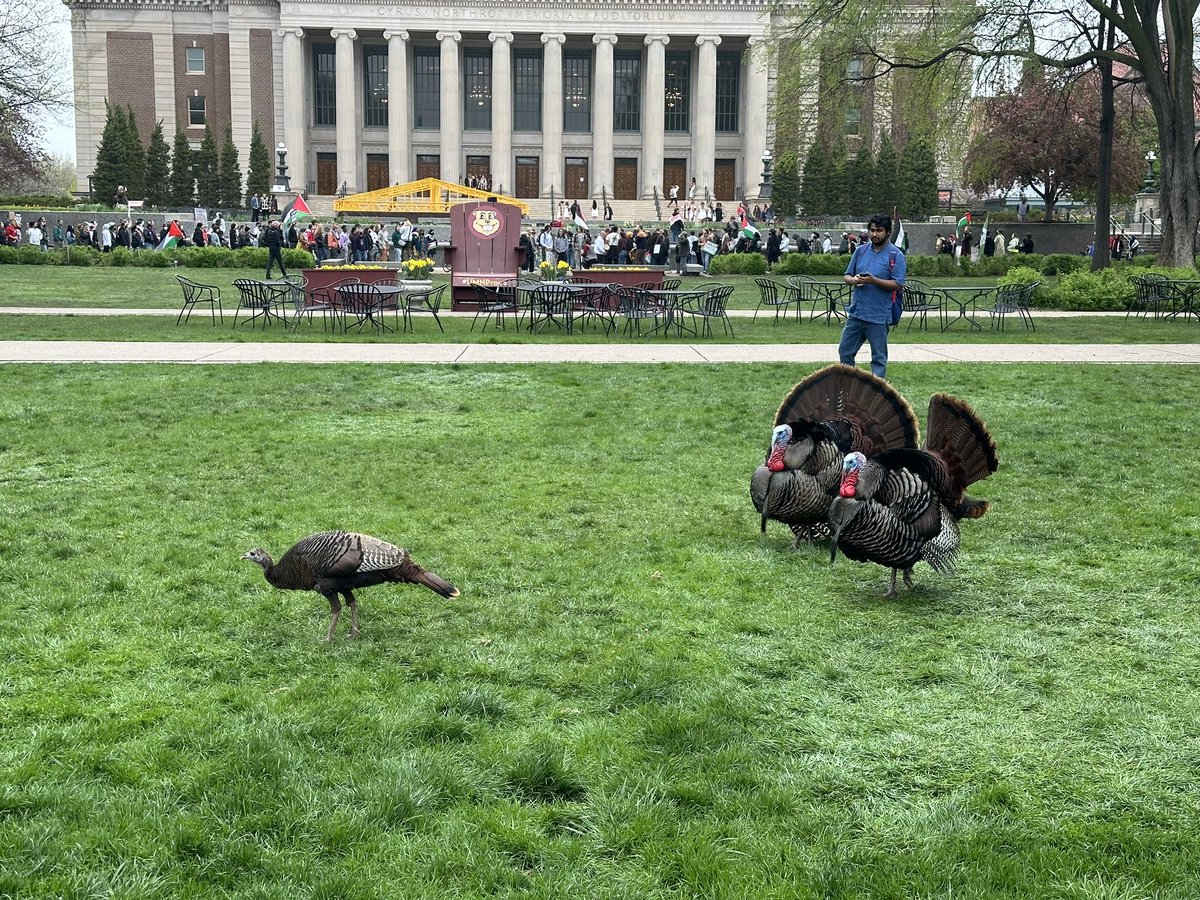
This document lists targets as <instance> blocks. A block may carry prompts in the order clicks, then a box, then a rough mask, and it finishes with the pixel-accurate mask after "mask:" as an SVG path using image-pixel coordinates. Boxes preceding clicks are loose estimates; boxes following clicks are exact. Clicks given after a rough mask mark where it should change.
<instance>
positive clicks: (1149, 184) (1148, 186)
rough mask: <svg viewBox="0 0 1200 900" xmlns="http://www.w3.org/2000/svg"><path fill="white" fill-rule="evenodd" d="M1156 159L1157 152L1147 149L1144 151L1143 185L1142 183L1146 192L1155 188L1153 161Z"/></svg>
mask: <svg viewBox="0 0 1200 900" xmlns="http://www.w3.org/2000/svg"><path fill="white" fill-rule="evenodd" d="M1156 159H1158V154H1157V153H1155V152H1154V151H1153V150H1149V151H1147V153H1146V183H1145V185H1143V187H1144V189H1145V190H1146V191H1147V192H1149V191H1153V190H1154V189H1155V183H1154V161H1155V160H1156Z"/></svg>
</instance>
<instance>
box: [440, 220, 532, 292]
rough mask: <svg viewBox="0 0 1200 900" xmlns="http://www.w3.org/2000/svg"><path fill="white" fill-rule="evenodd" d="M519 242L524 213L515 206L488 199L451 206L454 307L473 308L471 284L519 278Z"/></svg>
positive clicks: (495, 282)
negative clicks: (522, 214)
mask: <svg viewBox="0 0 1200 900" xmlns="http://www.w3.org/2000/svg"><path fill="white" fill-rule="evenodd" d="M520 239H521V210H520V209H518V208H517V207H516V206H513V205H512V204H509V203H498V202H493V201H490V200H485V201H481V202H475V203H459V204H457V205H456V206H453V207H451V209H450V240H451V242H452V243H453V245H454V250H453V256H452V265H453V274H452V275H451V284H452V286H453V287H452V295H453V303H454V306H455V308H461V309H471V308H473V307H474V304H475V300H476V297H475V292H474V290H473V289H472V287H471V285H472V284H474V283H476V282H480V283H482V284H498V283H500V282H501V281H504V280H505V279H508V278H515V277H516V275H517V269H518V267H519V264H520V251H519V249H518V247H517V242H518V241H519V240H520Z"/></svg>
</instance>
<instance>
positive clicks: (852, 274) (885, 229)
mask: <svg viewBox="0 0 1200 900" xmlns="http://www.w3.org/2000/svg"><path fill="white" fill-rule="evenodd" d="M891 233H892V217H891V216H888V215H883V214H880V215H875V216H871V219H870V221H869V222H867V237H868V238H869V240H868V242H867V243H865V244H863V245H862V246H860V247H859V248H858V249H857V250H856V251H855V252H854V255H853V256H851V257H850V265H849V266H847V267H846V274H845V275H844V276H843V280H844V281H845V282H846V284H848V285H850V286H851V287H852V288H853V289H854V293H853V294H852V296H851V299H850V308H849V309H848V310H847V311H846V325H845V327H844V328H843V329H842V339H841V341H840V342H839V343H838V358H839V360H840V361H841V362H842V363H843V364H844V365H847V366H852V365H854V357H855V356H857V355H858V351H859V350H860V349H862V345H863V344H864V343H866V342H869V343H870V344H871V371H872V372H874V373H875V374H876V375H877V376H878V377H880V378H886V377H887V362H888V326H889V325H890V324H891V323H892V297H893V295H894V294H895V293H896V292H897V291H902V290H904V275H905V262H904V251H903V250H901V249H900V248H899V247H897V246H896V245H895V244H893V243H892V242H891V240H890V239H889V238H890V236H891Z"/></svg>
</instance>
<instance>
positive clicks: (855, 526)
mask: <svg viewBox="0 0 1200 900" xmlns="http://www.w3.org/2000/svg"><path fill="white" fill-rule="evenodd" d="M999 464H1000V463H999V458H998V456H997V453H996V443H995V441H994V440H993V439H992V436H991V433H990V432H989V431H988V427H987V425H986V424H985V423H984V422H983V420H982V419H980V418H979V416H978V415H977V414H976V413H975V411H974V410H973V409H972V408H971V407H970V405H968V404H967V403H965V402H964V401H962V400H959V399H958V398H956V397H952V396H950V395H949V394H935V395H934V396H933V397H932V398H931V399H930V401H929V418H928V421H927V423H926V438H925V449H924V450H914V449H908V448H902V449H894V450H888V451H885V452H883V453H881V454H879V455H878V456H876V457H875V458H873V459H870V460H867V459H865V458H864V457H863V456H861V455H859V454H854V453H850V454H847V456H846V458H845V462H844V464H843V476H842V482H841V487H840V489H839V496H838V497H837V499H836V500H834V501H833V503H832V505H831V506H830V510H829V522H830V527H831V529H832V532H833V547H832V550H831V557H830V558H831V559H833V558H834V557H836V554H837V551H838V550H839V549H840V550H841V551H842V553H843V554H844V555H845V556H848V557H849V558H850V559H855V560H859V561H861V562H875V563H879V564H880V565H884V566H889V567H891V568H892V570H893V571H892V585H891V589H890V590H889V592H888V594H887V596H895V575H896V571H897V570H899V571H903V572H904V573H905V583H906V584H909V585H910V586H911V578H910V577H909V572H910V570H911V568H912V566H913V565H914V564H915V563H917V562H919V561H922V560H924V561H925V562H927V563H929V565H930V566H931V567H932V568H933V569H934V570H935V571H937V572H940V573H943V574H949V573H951V572H953V571H954V567H955V563H956V560H957V557H958V549H959V529H958V523H959V521H960V520H962V519H978V518H980V517H981V516H983V515H984V514H985V513H986V512H987V511H988V509H989V508H990V504H989V503H988V502H987V501H986V500H977V499H974V498H971V497H968V496H967V495H966V493H965V492H966V489H967V488H968V487H969V486H970V485H972V484H974V483H975V482H977V481H981V480H983V479H984V478H987V477H988V476H989V475H991V474H992V473H993V472H995V471H996V469H997V468H998V467H999Z"/></svg>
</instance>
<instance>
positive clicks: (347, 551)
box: [242, 531, 459, 641]
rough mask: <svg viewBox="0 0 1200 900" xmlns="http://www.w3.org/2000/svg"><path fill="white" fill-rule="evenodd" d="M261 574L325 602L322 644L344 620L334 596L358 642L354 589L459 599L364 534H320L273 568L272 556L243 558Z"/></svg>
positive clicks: (259, 553) (395, 550)
mask: <svg viewBox="0 0 1200 900" xmlns="http://www.w3.org/2000/svg"><path fill="white" fill-rule="evenodd" d="M242 559H249V560H253V561H254V562H256V563H258V564H259V565H260V566H262V568H263V575H265V576H266V579H267V581H268V582H269V583H270V584H271V585H273V586H275V587H277V588H283V589H284V590H293V591H316V592H317V593H319V594H323V595H324V596H325V598H326V599H328V600H329V606H330V608H331V609H332V610H333V621H332V622H330V623H329V631H328V632H326V634H325V640H327V641H331V640H333V632H334V629H336V628H337V623H338V619H339V618H341V615H342V604H341V601H340V600H339V599H338V594H341V595H342V596H343V597H345V598H346V605H347V606H349V607H350V637H352V638H355V637H358V604H357V602H356V601H355V599H354V594H353V593H352V592H353V591H354V590H355V589H356V588H363V587H371V586H372V585H376V584H383V583H384V582H385V581H397V582H401V583H409V584H423V585H425V587H427V588H429V589H430V590H431V591H433V592H435V593H437V594H441V595H442V596H443V597H448V598H449V597H457V596H458V594H459V590H458V588H456V587H455V586H454V585H452V584H451V583H450V582H448V581H446V580H445V579H444V578H441V577H440V576H438V575H434V574H433V573H432V572H427V571H426V570H425V569H423V568H421V567H420V566H419V565H417V564H416V563H415V562H413V561H412V557H410V556H409V555H408V551H407V550H405V549H403V548H401V547H396V546H394V545H392V544H389V543H388V542H387V541H381V540H380V539H379V538H375V537H371V536H370V535H367V534H355V533H354V532H351V531H322V532H321V533H320V534H312V535H309V536H308V537H306V538H304V539H303V540H301V541H299V542H298V543H297V544H296V545H295V546H294V547H292V549H290V550H289V551H288V552H287V553H285V554H283V558H282V559H280V560H279V562H278V563H275V562H273V561H272V560H271V556H270V554H268V553H267V551H266V550H263V549H261V548H255V549H254V550H250V551H248V552H246V553H245V554H243V555H242Z"/></svg>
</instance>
